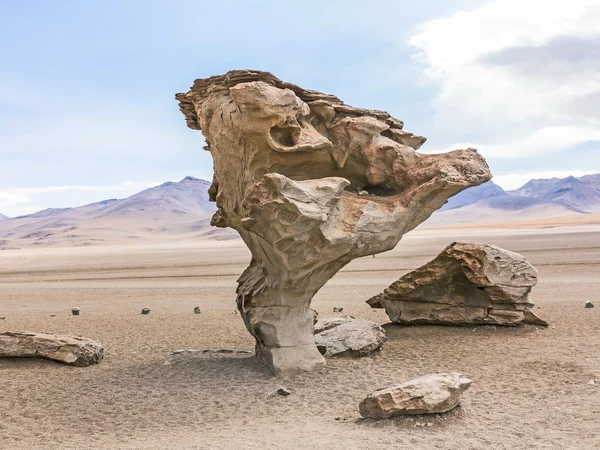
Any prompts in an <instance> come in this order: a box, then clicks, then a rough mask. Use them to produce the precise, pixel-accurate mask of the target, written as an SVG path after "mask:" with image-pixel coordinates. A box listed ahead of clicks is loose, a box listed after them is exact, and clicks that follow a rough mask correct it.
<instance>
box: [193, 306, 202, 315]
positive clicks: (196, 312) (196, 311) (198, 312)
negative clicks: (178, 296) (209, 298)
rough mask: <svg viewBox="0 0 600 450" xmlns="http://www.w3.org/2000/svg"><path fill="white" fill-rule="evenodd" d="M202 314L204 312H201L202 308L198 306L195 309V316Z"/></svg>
mask: <svg viewBox="0 0 600 450" xmlns="http://www.w3.org/2000/svg"><path fill="white" fill-rule="evenodd" d="M201 313H202V311H200V307H199V306H196V307H195V308H194V314H201Z"/></svg>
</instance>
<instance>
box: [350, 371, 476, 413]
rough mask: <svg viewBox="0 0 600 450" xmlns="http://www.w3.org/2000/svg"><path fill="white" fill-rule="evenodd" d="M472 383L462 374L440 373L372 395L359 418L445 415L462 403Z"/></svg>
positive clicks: (369, 396)
mask: <svg viewBox="0 0 600 450" xmlns="http://www.w3.org/2000/svg"><path fill="white" fill-rule="evenodd" d="M471 383H472V381H471V380H470V379H468V378H467V377H465V376H464V375H461V374H459V373H437V374H433V375H427V376H425V377H422V378H417V379H415V380H411V381H407V382H406V383H403V384H398V385H395V386H391V387H388V388H384V389H379V390H377V391H375V392H373V393H371V394H369V395H368V396H367V397H366V398H365V399H364V400H363V401H362V402H361V403H360V406H359V411H360V415H361V416H363V417H365V418H370V419H387V418H389V417H394V416H400V415H407V414H432V413H444V412H447V411H450V410H451V409H453V408H455V407H456V406H458V405H459V403H460V394H462V393H463V392H464V391H466V390H467V389H468V388H469V386H471Z"/></svg>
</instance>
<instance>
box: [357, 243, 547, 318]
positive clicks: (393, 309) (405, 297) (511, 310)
mask: <svg viewBox="0 0 600 450" xmlns="http://www.w3.org/2000/svg"><path fill="white" fill-rule="evenodd" d="M537 281H538V273H537V270H536V269H535V267H533V266H532V265H531V264H529V262H527V260H526V259H525V258H523V257H522V256H521V255H519V254H517V253H513V252H510V251H508V250H504V249H503V248H500V247H496V246H495V245H491V244H465V243H458V242H455V243H453V244H450V245H449V246H448V247H446V248H445V249H444V250H443V251H442V252H441V253H440V254H439V255H438V256H437V257H436V258H435V259H433V260H432V261H430V262H428V263H427V264H425V265H424V266H421V267H419V268H418V269H416V270H414V271H412V272H409V273H407V274H406V275H404V276H403V277H401V278H400V279H398V280H397V281H395V282H394V283H392V285H391V286H390V287H388V288H387V289H386V290H385V291H383V292H382V293H381V294H379V295H376V296H375V297H373V298H371V299H369V300H367V303H369V304H370V305H371V307H373V308H385V312H386V313H387V315H388V316H389V318H390V320H392V321H393V322H396V323H400V324H443V325H474V324H492V325H519V324H530V325H542V326H547V325H548V324H547V323H546V322H545V321H544V320H542V319H540V318H539V317H537V316H536V315H535V314H534V313H533V312H532V311H531V308H532V307H533V303H532V302H531V300H530V298H529V293H530V292H531V289H532V288H533V287H534V286H535V285H536V283H537Z"/></svg>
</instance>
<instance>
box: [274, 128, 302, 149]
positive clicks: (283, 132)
mask: <svg viewBox="0 0 600 450" xmlns="http://www.w3.org/2000/svg"><path fill="white" fill-rule="evenodd" d="M298 134H299V130H298V128H295V127H285V126H284V127H280V126H276V127H273V128H271V137H272V138H273V140H274V141H275V142H277V143H278V144H280V145H282V146H284V147H293V146H294V145H296V140H297V137H298Z"/></svg>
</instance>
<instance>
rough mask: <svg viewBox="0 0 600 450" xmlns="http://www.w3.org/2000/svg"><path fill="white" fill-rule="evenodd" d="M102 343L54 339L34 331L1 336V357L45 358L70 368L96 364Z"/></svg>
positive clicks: (77, 339)
mask: <svg viewBox="0 0 600 450" xmlns="http://www.w3.org/2000/svg"><path fill="white" fill-rule="evenodd" d="M103 357H104V348H103V347H102V344H100V343H98V342H96V341H92V340H91V339H87V338H83V337H79V336H55V335H52V334H45V333H33V332H14V333H13V332H6V333H0V358H44V359H51V360H53V361H58V362H61V363H64V364H69V365H71V366H78V367H85V366H89V365H92V364H98V363H99V362H100V361H101V360H102V358H103Z"/></svg>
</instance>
